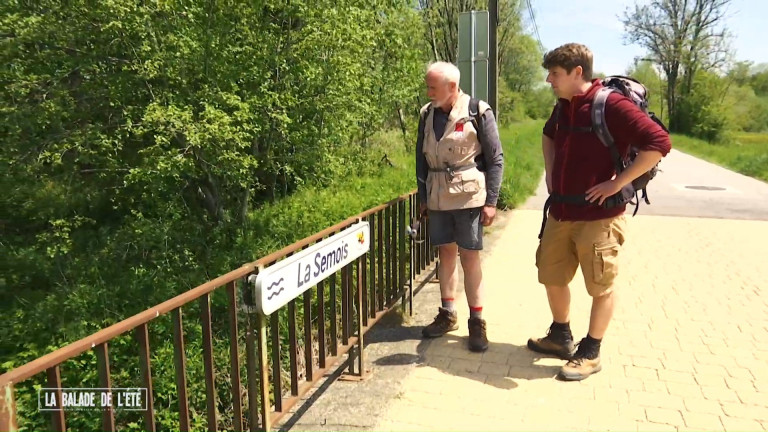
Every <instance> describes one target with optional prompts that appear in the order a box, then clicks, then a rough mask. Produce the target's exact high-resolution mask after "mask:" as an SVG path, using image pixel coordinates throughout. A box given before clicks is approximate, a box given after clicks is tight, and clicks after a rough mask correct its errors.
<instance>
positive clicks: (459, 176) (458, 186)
mask: <svg viewBox="0 0 768 432" xmlns="http://www.w3.org/2000/svg"><path fill="white" fill-rule="evenodd" d="M479 191H480V181H479V180H478V179H477V178H476V177H474V176H470V175H467V174H466V173H461V172H458V173H455V174H454V175H453V178H450V179H448V193H450V194H463V193H477V192H479Z"/></svg>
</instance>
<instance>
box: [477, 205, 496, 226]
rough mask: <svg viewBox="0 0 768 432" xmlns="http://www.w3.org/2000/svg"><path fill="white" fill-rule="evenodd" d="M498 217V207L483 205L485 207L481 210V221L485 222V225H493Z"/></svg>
mask: <svg viewBox="0 0 768 432" xmlns="http://www.w3.org/2000/svg"><path fill="white" fill-rule="evenodd" d="M495 218H496V207H494V206H489V205H487V206H483V209H482V210H481V211H480V223H481V224H483V226H491V224H492V223H493V219H495Z"/></svg>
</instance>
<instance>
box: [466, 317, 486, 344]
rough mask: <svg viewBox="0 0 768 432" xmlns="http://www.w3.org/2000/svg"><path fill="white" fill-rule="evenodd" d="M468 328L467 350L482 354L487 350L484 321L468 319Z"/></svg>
mask: <svg viewBox="0 0 768 432" xmlns="http://www.w3.org/2000/svg"><path fill="white" fill-rule="evenodd" d="M467 325H468V326H469V350H470V351H475V352H482V351H485V350H487V349H488V336H487V335H486V331H485V320H484V319H482V318H470V319H469V321H467Z"/></svg>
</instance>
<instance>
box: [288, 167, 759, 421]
mask: <svg viewBox="0 0 768 432" xmlns="http://www.w3.org/2000/svg"><path fill="white" fill-rule="evenodd" d="M663 169H664V170H665V172H664V173H662V174H661V177H660V178H659V179H658V180H654V183H653V189H652V193H653V195H652V196H651V198H652V200H653V205H652V206H643V207H642V208H641V214H640V215H638V216H637V217H635V218H630V221H629V234H628V241H627V243H626V244H625V247H624V253H623V255H622V274H621V276H620V282H619V283H620V288H619V290H618V294H619V296H620V297H619V305H618V307H617V311H616V313H615V319H614V321H613V322H612V324H611V327H610V329H609V332H608V334H607V336H606V337H605V339H604V342H603V348H602V361H603V371H602V372H600V373H598V374H596V375H594V376H592V377H590V378H589V379H587V380H585V381H582V382H574V383H566V382H560V381H557V380H555V379H554V376H555V375H556V374H557V372H558V370H559V367H560V366H561V365H562V364H563V362H562V361H560V360H558V359H554V358H548V357H542V356H540V355H538V354H535V353H532V352H530V351H528V350H527V349H526V347H525V344H526V341H527V339H528V338H529V337H531V336H542V335H543V334H544V332H545V331H546V329H547V327H548V325H549V323H550V322H551V315H550V313H549V308H548V305H547V300H546V295H545V292H544V290H543V287H541V286H540V285H539V284H538V282H537V279H536V269H535V266H534V258H533V257H534V251H535V249H536V246H537V242H538V240H537V238H536V236H537V234H538V229H539V224H540V223H541V211H540V203H541V202H542V199H543V198H542V196H541V195H540V194H539V196H536V197H532V199H531V200H529V202H528V203H527V204H526V206H524V207H523V209H520V210H516V211H513V212H509V213H507V214H506V215H505V216H504V217H503V218H502V219H503V220H502V222H501V224H500V225H499V226H497V227H495V228H493V229H492V230H491V232H490V236H489V237H490V240H491V242H490V243H491V245H490V247H489V248H488V249H487V250H486V251H485V252H484V254H483V267H484V276H485V284H486V287H487V295H486V298H487V300H486V304H485V310H484V317H485V318H486V320H487V321H488V335H489V339H490V341H491V344H490V348H489V350H488V351H487V352H486V353H483V354H475V353H471V352H469V351H468V350H467V349H466V336H467V328H466V319H467V317H468V311H467V310H466V309H467V308H466V306H465V305H466V303H465V300H464V297H463V294H462V295H461V296H460V298H457V304H458V305H459V307H458V310H459V323H460V324H461V327H460V329H459V330H458V331H456V332H453V333H452V334H450V335H448V336H446V337H443V338H440V339H435V340H431V341H423V340H420V339H419V337H418V334H419V332H420V329H421V328H422V326H423V325H424V324H426V323H428V322H429V321H431V318H432V317H433V316H434V315H435V313H436V308H437V305H438V304H439V296H440V295H439V289H438V287H437V285H436V284H429V285H427V288H425V289H424V290H423V291H422V292H421V293H419V295H418V296H417V298H418V299H419V301H418V303H417V305H416V306H415V308H414V314H415V315H414V317H413V318H411V319H409V320H406V321H404V322H398V323H396V324H394V325H390V326H389V327H387V325H386V324H385V325H384V327H383V330H380V334H383V335H384V336H376V334H375V333H374V335H373V339H372V341H373V342H372V345H371V347H370V348H371V349H370V353H371V357H370V358H369V360H370V361H371V363H372V366H373V368H374V374H373V375H372V378H371V379H369V380H368V381H366V382H364V383H346V382H338V383H334V384H333V385H331V386H329V387H328V388H327V389H326V390H324V391H322V392H321V393H318V394H317V395H314V396H313V397H312V399H313V403H312V404H311V405H307V406H306V407H305V408H304V409H303V412H302V414H301V415H299V416H296V418H294V420H293V421H292V422H291V423H290V424H289V425H287V426H284V429H292V430H304V429H306V430H318V429H323V430H397V431H400V430H477V431H485V430H542V431H543V430H546V431H550V430H616V431H626V430H631V431H635V430H639V431H645V430H726V431H731V430H739V431H744V430H747V431H758V430H768V185H767V184H765V183H762V182H758V181H756V180H752V179H749V178H746V177H744V176H740V175H737V174H734V173H732V172H730V171H727V170H724V169H722V168H719V167H716V166H714V165H711V164H708V163H705V162H702V161H700V160H698V159H695V158H692V157H690V156H687V155H684V154H682V153H679V152H673V153H672V154H670V156H669V157H668V158H667V159H666V160H665V162H664V165H663ZM686 186H716V187H722V188H725V190H719V191H702V190H698V189H690V188H687V187H686ZM718 194H719V195H718ZM750 203H752V204H754V205H751V204H750ZM747 208H748V209H749V211H746V212H745V211H742V210H740V209H747ZM651 209H652V210H651ZM695 209H698V210H695ZM665 214H667V215H665ZM686 214H687V215H689V216H691V215H693V214H699V215H701V216H705V217H681V216H680V215H686ZM669 215H673V216H669ZM580 275H581V274H580V273H577V277H576V279H575V280H574V282H573V283H572V284H571V289H572V293H573V297H572V307H571V317H572V318H571V327H572V329H573V331H574V336H575V337H576V338H577V340H578V339H580V338H581V337H583V336H584V335H585V334H586V331H587V324H588V317H589V307H590V298H589V297H588V295H587V294H586V290H585V288H584V283H583V280H581V276H580ZM374 330H375V329H374ZM377 337H378V339H377ZM365 401H367V403H366V402H365Z"/></svg>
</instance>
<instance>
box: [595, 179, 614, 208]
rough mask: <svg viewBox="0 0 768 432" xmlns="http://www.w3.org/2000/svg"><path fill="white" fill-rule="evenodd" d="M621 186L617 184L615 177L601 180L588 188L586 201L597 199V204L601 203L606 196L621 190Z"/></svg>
mask: <svg viewBox="0 0 768 432" xmlns="http://www.w3.org/2000/svg"><path fill="white" fill-rule="evenodd" d="M621 188H622V186H621V184H619V182H617V181H616V179H613V180H608V181H606V182H602V183H600V184H597V185H595V186H592V187H591V188H589V190H588V191H587V201H589V202H591V203H594V202H595V201H598V204H599V205H603V202H604V201H605V199H606V198H608V197H609V196H611V195H615V194H616V193H618V192H619V191H620V190H621Z"/></svg>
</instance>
